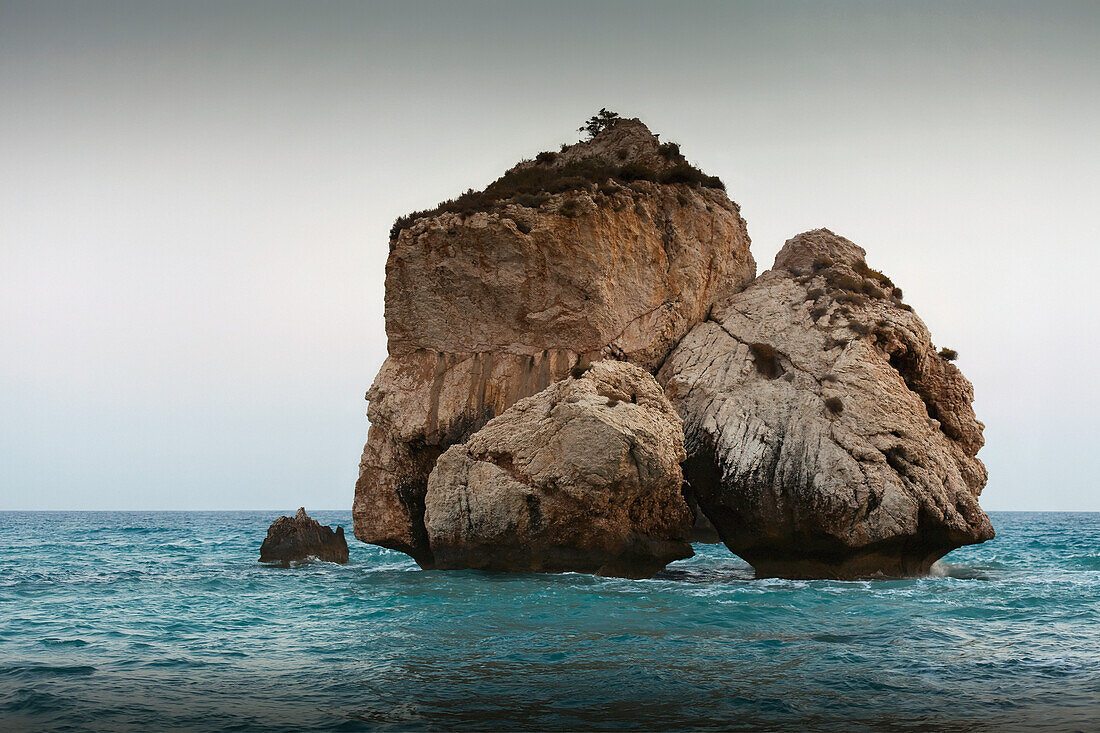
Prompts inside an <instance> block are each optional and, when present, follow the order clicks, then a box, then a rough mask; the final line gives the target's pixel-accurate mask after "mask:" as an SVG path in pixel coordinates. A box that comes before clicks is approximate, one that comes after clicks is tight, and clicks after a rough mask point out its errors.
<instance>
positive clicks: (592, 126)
mask: <svg viewBox="0 0 1100 733" xmlns="http://www.w3.org/2000/svg"><path fill="white" fill-rule="evenodd" d="M618 122H619V114H618V113H617V112H612V111H611V110H609V109H607V108H606V107H603V108H600V111H599V112H597V113H596V114H594V115H592V116H591V117H589V118H588V121H587V122H585V123H584V124H583V125H582V126H581V127H580V128H579V129H578V130H577V132H583V133H586V134H587V135H588V139H589V140H591V139H592V138H594V137H596V136H597V135H599V134H600V133H601V132H603V131H604V130H608V129H610V128H612V127H614V126H615V125H616V124H617V123H618Z"/></svg>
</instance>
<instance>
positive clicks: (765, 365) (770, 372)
mask: <svg viewBox="0 0 1100 733" xmlns="http://www.w3.org/2000/svg"><path fill="white" fill-rule="evenodd" d="M749 351H751V352H752V360H753V362H754V363H755V364H756V371H758V372H760V373H761V374H762V375H764V376H765V377H767V378H768V379H775V378H776V377H778V376H779V375H780V374H781V373H782V371H783V370H782V368H781V367H780V366H779V352H777V351H776V350H775V347H774V346H772V345H771V344H764V343H755V344H749Z"/></svg>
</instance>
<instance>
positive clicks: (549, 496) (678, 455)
mask: <svg viewBox="0 0 1100 733" xmlns="http://www.w3.org/2000/svg"><path fill="white" fill-rule="evenodd" d="M577 371H578V372H579V371H580V370H577ZM684 457H685V453H684V449H683V433H682V430H681V426H680V418H679V416H678V415H677V414H676V411H675V410H674V409H673V408H672V405H671V404H669V401H668V399H667V398H665V396H664V394H663V393H662V391H661V388H660V386H659V385H658V384H657V382H656V381H655V380H654V379H653V377H652V376H651V375H650V374H649V373H648V372H646V371H645V370H644V369H641V368H639V367H637V366H634V365H632V364H628V363H625V362H617V361H599V362H596V363H595V364H593V365H591V367H589V368H588V369H587V370H586V371H584V372H583V373H581V374H579V376H577V377H576V378H574V377H567V378H566V379H564V380H562V381H560V382H557V383H555V384H553V385H551V386H550V387H549V388H547V389H545V390H543V391H542V392H540V393H538V394H537V395H535V396H533V397H528V398H526V399H522V400H520V401H519V402H517V403H516V404H515V405H513V406H512V407H510V408H509V409H507V410H506V411H504V413H503V414H501V415H500V416H499V417H497V418H494V419H493V420H490V421H489V422H488V423H487V424H486V425H485V426H484V427H483V428H481V430H479V431H478V432H476V433H475V434H474V435H473V436H471V437H470V439H469V440H467V441H466V442H465V443H462V444H460V445H455V446H452V447H451V448H449V449H448V450H447V451H446V452H444V453H443V455H442V456H441V457H440V458H439V460H438V461H437V462H436V465H435V468H434V470H433V471H432V472H431V477H430V478H429V479H428V485H427V495H426V499H425V505H426V512H425V515H424V524H425V527H426V531H427V537H428V541H429V543H430V547H431V553H432V557H433V561H432V567H436V568H478V569H482V570H496V571H509V572H529V571H534V572H562V571H576V572H586V573H597V574H601V575H614V576H622V577H630V578H647V577H650V576H652V575H653V574H654V573H655V572H657V571H658V570H661V569H662V568H664V566H665V565H666V564H667V563H669V562H671V561H672V560H677V559H680V558H684V557H690V556H691V555H692V550H691V545H690V544H689V542H688V536H689V533H690V531H691V524H692V514H691V511H690V510H689V509H688V506H687V504H686V503H685V501H684V497H683V495H682V493H681V486H682V474H681V469H680V462H681V461H682V460H683V459H684Z"/></svg>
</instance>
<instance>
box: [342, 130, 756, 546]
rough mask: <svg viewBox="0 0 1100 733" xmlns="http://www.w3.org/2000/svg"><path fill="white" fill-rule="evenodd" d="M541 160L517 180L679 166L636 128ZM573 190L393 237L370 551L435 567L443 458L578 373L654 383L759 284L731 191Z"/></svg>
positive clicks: (365, 514)
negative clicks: (610, 371)
mask: <svg viewBox="0 0 1100 733" xmlns="http://www.w3.org/2000/svg"><path fill="white" fill-rule="evenodd" d="M542 157H543V158H552V160H550V161H549V162H545V161H544V162H539V161H526V162H523V163H520V164H519V165H518V166H516V167H515V168H514V169H513V171H519V172H522V171H526V170H533V169H534V168H536V167H537V166H548V170H549V169H552V168H554V167H555V166H558V167H560V166H569V165H570V164H575V163H576V162H577V161H580V160H584V159H589V158H597V159H599V160H601V161H603V162H604V163H606V164H607V165H614V166H622V165H624V164H626V163H637V165H638V166H640V167H641V168H642V169H644V170H648V171H657V172H662V171H668V170H671V169H673V168H675V167H676V166H678V165H682V159H681V158H678V157H677V155H669V154H668V153H667V149H666V152H665V153H662V152H661V149H660V148H659V146H658V140H657V138H656V137H655V136H654V135H652V134H651V133H650V132H649V130H648V129H646V127H645V126H644V125H643V124H642V123H641V122H638V121H637V120H623V121H621V122H619V123H618V124H617V125H615V126H614V127H612V128H610V129H609V130H606V131H604V132H602V133H600V134H599V135H597V136H596V137H595V138H594V139H593V140H592V141H590V142H586V143H578V144H577V145H573V146H571V147H569V148H568V149H566V150H565V151H563V152H561V153H558V154H554V155H546V156H542ZM561 170H563V171H564V170H568V169H567V168H561ZM535 172H536V173H537V172H538V171H535ZM562 186H564V187H565V188H567V190H563V191H560V192H557V193H547V194H545V195H542V196H534V197H531V196H528V197H526V198H525V197H523V196H516V197H514V198H512V199H508V200H504V201H501V202H498V203H496V204H494V205H493V206H492V207H490V209H491V210H487V211H473V212H467V213H458V212H453V211H452V212H444V213H435V214H430V215H425V216H421V217H420V218H417V219H415V220H411V221H407V222H405V223H404V224H403V226H401V227H399V228H395V232H396V236H395V237H394V238H393V239H391V241H390V254H389V260H388V262H387V264H386V333H387V335H388V338H389V356H388V358H387V359H386V362H385V364H384V365H383V366H382V369H381V371H380V372H379V374H378V376H377V377H376V378H375V381H374V384H373V386H372V387H371V389H370V391H369V392H368V393H367V399H368V400H369V401H370V405H369V408H368V415H369V418H370V423H371V428H370V433H369V435H368V440H367V445H366V447H365V448H364V451H363V458H362V461H361V463H360V467H359V480H358V482H357V483H356V488H355V503H354V507H353V516H354V521H355V535H356V537H358V538H359V539H360V540H362V541H364V542H370V543H374V544H378V545H382V546H384V547H390V548H394V549H398V550H401V551H403V552H407V553H409V554H410V555H412V556H413V557H414V558H416V559H417V560H418V561H419V562H420V563H421V564H423V565H425V566H430V565H431V564H432V557H431V550H430V548H429V547H428V545H427V536H426V534H425V531H424V526H423V512H424V493H425V491H426V489H427V479H428V474H429V473H430V471H431V469H432V466H433V465H434V464H435V461H436V459H437V458H438V457H439V455H440V454H441V453H442V452H443V451H444V450H446V449H447V448H448V447H449V446H451V445H453V444H455V443H460V442H462V441H463V440H465V439H466V438H467V437H468V436H470V435H472V434H473V433H474V432H475V431H477V430H478V429H479V428H481V426H482V425H484V424H485V423H486V422H487V421H488V420H489V419H490V418H492V417H494V416H496V415H499V414H501V413H502V412H503V411H504V410H505V409H507V408H508V407H509V406H511V405H512V404H514V403H515V402H516V401H517V400H519V399H521V398H523V397H527V396H530V395H533V394H536V393H537V392H539V391H541V390H543V389H545V388H547V387H548V386H550V385H551V384H553V383H554V382H556V381H558V380H560V379H562V378H563V377H564V376H565V375H567V374H568V373H569V370H570V369H571V368H572V367H573V366H575V365H577V364H578V363H582V364H583V363H589V362H591V361H594V360H597V359H600V358H605V357H612V358H616V359H622V360H626V361H629V362H631V363H634V364H637V365H639V366H641V367H643V368H645V369H648V370H650V371H655V370H656V369H657V368H658V367H659V366H660V365H661V363H662V362H663V360H664V359H665V357H666V355H667V354H668V352H669V351H670V350H671V349H672V348H673V346H674V345H675V344H676V343H677V342H678V341H679V340H680V339H681V338H682V337H683V336H684V335H685V334H686V333H687V332H688V331H689V330H690V329H691V328H692V327H693V326H695V325H696V324H697V323H699V322H700V321H702V320H703V319H704V318H705V316H706V314H707V312H708V311H709V309H710V308H711V306H712V305H713V304H714V303H716V302H719V301H721V300H722V299H724V298H726V297H727V296H729V295H730V294H732V293H734V292H736V291H737V290H738V289H740V288H742V287H743V286H744V285H745V284H746V283H748V282H749V281H750V280H751V279H752V278H753V276H754V275H755V270H756V265H755V262H753V259H752V256H751V255H750V254H749V238H748V234H747V233H746V231H745V222H744V220H743V219H742V218H741V216H740V211H739V209H738V207H737V205H736V204H734V203H732V202H731V201H730V200H729V199H728V198H727V197H726V195H725V193H724V192H723V191H722V190H721V189H719V188H715V187H711V188H707V187H704V186H697V185H690V184H686V183H657V182H654V181H649V180H634V181H632V182H630V183H629V184H627V183H624V182H623V181H622V180H619V181H618V182H614V181H610V180H608V181H606V182H601V183H600V184H599V185H597V184H595V183H592V182H589V181H585V180H580V181H576V180H574V179H572V178H569V179H568V180H567V181H564V182H562Z"/></svg>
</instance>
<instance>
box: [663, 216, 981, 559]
mask: <svg viewBox="0 0 1100 733" xmlns="http://www.w3.org/2000/svg"><path fill="white" fill-rule="evenodd" d="M865 254H866V253H865V252H864V250H863V249H862V248H860V247H858V246H856V245H855V244H853V243H852V242H850V241H848V240H847V239H844V238H843V237H839V236H837V235H835V234H833V233H832V232H830V231H828V230H825V229H819V230H815V231H811V232H806V233H804V234H801V235H799V236H797V237H794V238H793V239H791V240H789V241H788V242H787V243H786V245H785V246H784V247H783V249H782V251H781V252H780V253H779V254H778V255H777V257H776V260H775V265H774V266H773V268H772V269H771V270H769V271H768V272H766V273H764V274H763V275H761V276H760V277H759V278H757V279H756V281H754V282H753V283H752V284H751V285H750V286H749V287H748V288H746V289H745V290H743V291H741V292H739V293H737V294H735V295H733V296H732V297H730V298H729V299H728V300H727V301H726V302H725V303H723V304H721V305H719V306H716V307H715V308H714V310H713V311H712V314H711V316H710V317H709V318H708V319H707V320H706V321H705V322H703V323H701V324H699V325H698V326H696V327H695V328H693V329H692V331H691V332H690V333H689V334H688V335H687V336H686V337H685V338H684V339H683V340H682V341H681V343H680V344H679V345H678V346H677V348H676V349H675V350H674V351H673V352H672V353H671V355H670V356H669V357H668V358H667V359H666V361H665V362H664V364H663V366H662V368H661V369H660V371H659V373H658V380H659V381H660V383H661V384H662V385H663V386H664V388H665V392H666V394H667V395H668V397H669V399H670V400H671V401H672V403H673V404H674V405H675V406H676V409H677V410H678V412H679V413H680V415H681V417H682V418H683V420H684V434H685V447H686V450H687V454H688V459H687V461H686V462H685V464H684V475H685V480H686V481H687V482H688V484H689V485H690V487H691V494H692V496H691V498H692V499H693V500H694V501H696V502H698V504H699V506H700V507H701V509H702V511H703V512H704V513H705V514H706V516H707V517H708V518H709V519H710V520H711V522H712V523H713V524H714V526H715V527H716V528H717V530H718V533H719V535H720V536H721V538H722V540H723V541H724V542H725V543H726V545H727V546H728V547H729V548H730V549H731V550H732V551H733V552H735V553H737V554H738V555H740V556H741V557H743V558H744V559H745V560H747V561H748V562H749V563H751V564H752V565H753V566H754V567H755V569H756V571H757V574H758V575H761V576H769V575H778V576H785V577H839V578H850V577H860V576H866V575H872V574H876V573H883V574H887V575H914V574H923V573H926V572H927V571H928V569H929V568H930V566H931V565H932V563H933V562H935V561H936V560H937V559H939V558H940V557H942V556H943V555H944V554H946V553H947V552H949V551H950V550H952V549H954V548H956V547H959V546H961V545H966V544H972V543H977V542H982V541H984V540H987V539H990V538H991V537H992V536H993V528H992V526H991V524H990V522H989V518H988V517H987V516H986V514H985V513H984V512H983V511H982V509H981V508H980V507H979V506H978V496H979V495H980V494H981V490H982V488H983V487H984V486H985V482H986V471H985V467H984V466H983V465H982V462H981V461H980V460H979V459H978V458H977V457H976V454H977V452H978V450H979V449H980V448H981V446H982V444H983V442H984V441H983V437H982V429H983V425H982V424H981V423H980V422H979V421H978V420H977V419H976V418H975V416H974V411H973V408H972V406H971V403H972V401H973V387H972V386H971V384H970V382H969V381H967V379H966V378H965V377H964V376H963V375H962V373H961V372H960V371H959V370H958V368H956V367H955V365H954V364H952V363H950V362H948V361H946V360H944V359H943V358H941V357H940V356H939V355H938V354H937V352H936V350H935V347H934V346H933V345H932V340H931V336H930V334H929V332H928V329H927V327H926V326H925V325H924V323H923V322H922V321H921V320H920V318H918V317H917V316H916V315H915V314H914V313H913V312H912V309H911V308H909V307H908V306H907V305H905V304H904V303H903V302H902V300H901V291H900V290H898V289H897V288H895V287H894V285H893V283H891V282H890V280H889V278H887V277H886V276H885V275H882V273H879V272H877V271H874V270H871V269H870V268H869V267H868V266H867V264H866V261H865Z"/></svg>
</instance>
